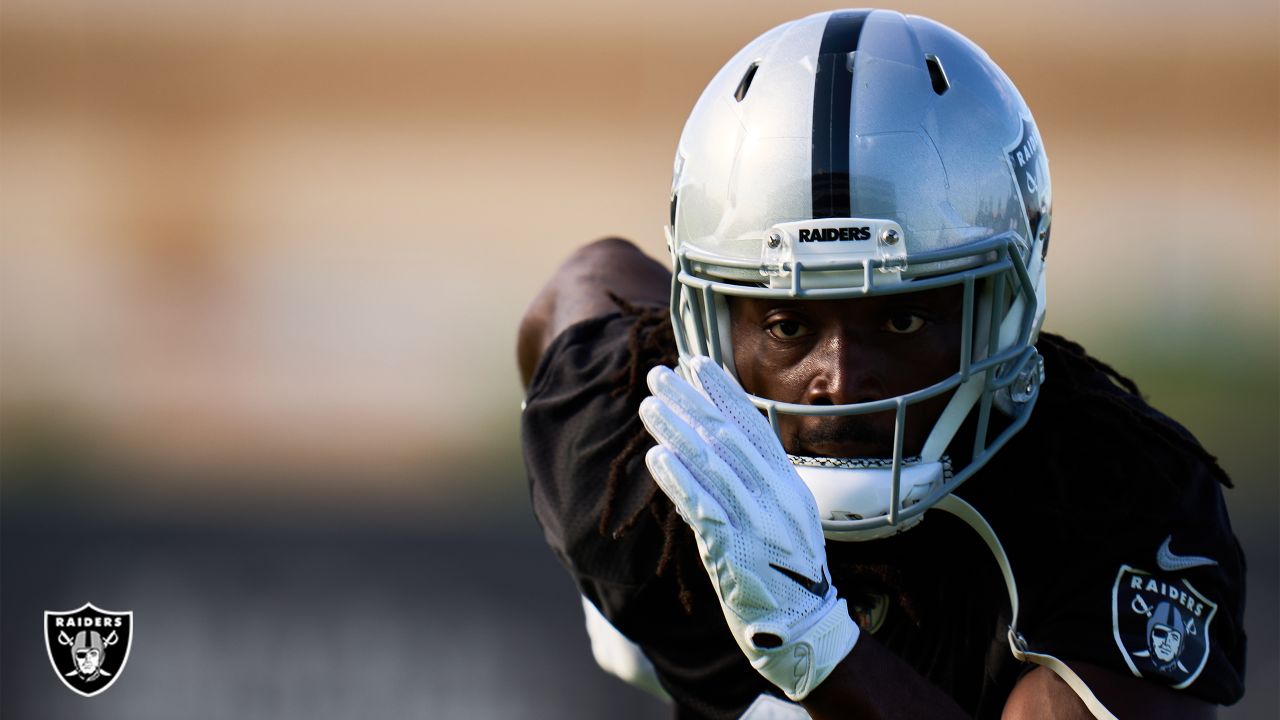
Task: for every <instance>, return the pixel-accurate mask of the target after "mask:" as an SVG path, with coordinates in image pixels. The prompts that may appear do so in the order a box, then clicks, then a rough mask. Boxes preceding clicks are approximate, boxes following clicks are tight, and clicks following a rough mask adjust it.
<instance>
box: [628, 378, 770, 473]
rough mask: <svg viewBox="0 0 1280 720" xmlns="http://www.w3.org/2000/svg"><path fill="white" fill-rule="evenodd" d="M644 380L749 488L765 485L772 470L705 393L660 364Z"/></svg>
mask: <svg viewBox="0 0 1280 720" xmlns="http://www.w3.org/2000/svg"><path fill="white" fill-rule="evenodd" d="M647 380H648V382H649V389H650V390H651V391H652V392H653V395H654V397H656V398H658V399H660V400H662V401H663V403H664V404H665V405H666V406H667V407H669V408H671V410H672V411H673V412H674V413H675V415H677V416H678V417H679V418H680V419H681V420H682V421H683V422H684V423H685V424H686V425H688V426H689V427H691V428H693V429H694V431H695V432H696V433H697V434H698V436H700V437H701V438H702V439H703V441H704V442H705V443H706V444H707V445H708V446H710V448H711V449H712V451H713V452H714V453H715V454H716V455H717V456H718V457H719V458H720V459H721V460H723V461H724V462H725V463H726V464H728V465H729V467H731V468H732V469H733V472H734V474H735V475H736V476H737V477H738V478H739V479H740V480H741V482H742V484H743V485H745V486H746V487H747V489H748V490H750V491H751V492H752V493H759V492H760V491H761V490H762V489H763V488H764V487H765V486H766V485H767V483H768V482H769V478H770V477H771V476H772V475H773V474H774V473H773V472H772V471H771V470H770V466H769V465H768V464H767V463H766V462H765V459H764V457H763V456H762V455H761V454H760V452H758V451H757V450H756V448H755V447H754V446H753V444H752V443H751V441H750V440H749V439H748V438H747V437H746V436H745V435H743V434H742V432H741V431H739V430H738V428H737V427H736V426H735V425H734V424H733V422H731V421H730V420H729V419H727V418H726V417H725V416H724V414H723V413H722V412H721V411H720V409H719V408H718V407H716V406H715V404H714V403H712V402H711V401H710V400H709V399H708V398H707V397H706V395H704V394H703V393H702V392H700V391H699V390H698V389H697V388H695V387H694V386H693V385H692V384H690V383H689V382H688V381H686V380H685V379H684V378H682V377H680V376H679V375H676V374H675V373H674V372H672V371H671V370H670V369H668V368H666V367H663V366H658V367H655V368H653V369H652V370H650V371H649V375H648V378H647ZM774 442H775V443H776V440H775V441H774Z"/></svg>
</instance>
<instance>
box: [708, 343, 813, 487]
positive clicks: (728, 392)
mask: <svg viewBox="0 0 1280 720" xmlns="http://www.w3.org/2000/svg"><path fill="white" fill-rule="evenodd" d="M689 370H690V372H691V374H692V375H693V377H694V378H695V382H696V383H697V384H698V386H699V388H700V389H701V391H702V394H704V395H706V396H707V397H708V398H709V399H710V400H711V402H712V403H713V404H714V405H715V406H716V408H717V409H718V410H720V413H721V415H722V416H723V417H725V418H727V419H728V420H729V421H730V422H732V423H733V424H734V426H735V427H737V428H738V430H740V431H741V432H742V434H743V435H745V436H746V438H747V440H748V441H750V442H751V444H752V446H753V447H754V448H755V450H756V452H758V453H759V454H760V455H761V456H762V457H763V458H764V459H765V460H766V461H767V462H768V463H769V464H770V466H771V467H774V468H778V469H781V468H782V467H784V466H785V467H790V465H791V462H790V461H789V460H787V454H786V450H784V449H783V447H782V442H781V441H780V440H778V436H777V434H776V433H774V432H773V428H772V427H770V426H769V421H768V420H767V419H765V416H764V415H763V414H762V413H761V412H760V409H759V408H757V407H756V406H755V405H753V404H752V403H751V400H750V399H748V398H747V393H746V391H745V390H743V389H742V386H741V385H739V384H738V381H737V380H735V379H734V378H733V376H731V375H729V373H728V372H726V371H725V369H724V368H722V367H720V365H719V364H717V363H716V362H715V361H714V360H712V359H711V358H708V357H703V356H698V357H694V358H692V359H691V360H690V361H689Z"/></svg>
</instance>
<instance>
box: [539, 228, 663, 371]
mask: <svg viewBox="0 0 1280 720" xmlns="http://www.w3.org/2000/svg"><path fill="white" fill-rule="evenodd" d="M610 292H612V293H613V294H615V295H617V296H618V297H620V298H622V299H623V300H626V301H628V302H657V303H666V302H668V301H669V300H670V297H671V273H670V272H669V271H668V270H667V268H665V267H664V266H662V265H661V264H659V263H658V262H657V261H655V260H654V259H653V258H650V257H649V256H647V255H645V254H644V253H643V252H641V250H640V248H638V247H636V246H635V245H633V244H632V243H630V242H628V241H626V240H623V239H622V238H616V237H611V238H604V239H603V240H596V241H595V242H593V243H590V244H588V245H585V246H583V247H581V248H579V249H578V250H577V251H575V252H574V253H573V254H572V255H570V256H569V258H568V259H566V260H565V261H564V262H563V263H562V264H561V265H560V267H559V268H557V269H556V271H555V272H554V273H552V275H551V278H550V279H549V280H547V284H546V285H545V286H543V288H542V290H541V291H539V292H538V295H537V296H536V297H534V299H533V302H532V303H530V304H529V308H528V309H527V310H525V313H524V318H523V319H521V321H520V329H519V331H518V333H517V337H516V361H517V362H518V363H519V365H520V379H521V381H522V382H523V383H524V387H526V388H528V387H529V381H530V380H531V379H532V378H533V370H534V368H536V367H537V366H538V359H539V358H541V357H542V353H543V352H544V351H546V349H547V346H548V345H550V344H551V341H552V340H554V339H555V338H556V336H557V335H559V334H560V333H561V332H562V331H564V330H565V329H566V328H568V327H569V326H570V325H573V324H574V323H577V322H581V321H583V320H589V319H591V318H593V317H598V316H600V315H604V314H606V313H609V312H611V311H613V310H615V309H616V306H615V305H614V303H613V301H612V300H610V299H609V293H610Z"/></svg>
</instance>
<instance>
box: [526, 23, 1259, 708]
mask: <svg viewBox="0 0 1280 720" xmlns="http://www.w3.org/2000/svg"><path fill="white" fill-rule="evenodd" d="M673 177H674V179H673V183H672V191H671V214H670V227H669V236H668V245H669V249H670V251H671V265H670V267H669V268H668V267H664V266H662V265H660V264H658V263H656V262H654V261H653V260H651V259H649V258H647V257H646V256H644V255H643V254H642V253H641V252H640V251H639V250H637V249H636V248H635V246H633V245H631V244H630V243H628V242H626V241H624V240H620V239H607V240H603V241H599V242H596V243H593V244H591V245H588V246H586V247H584V248H583V249H581V250H580V251H578V252H577V253H575V254H574V255H573V256H572V257H570V258H569V259H568V260H567V261H566V262H565V264H564V265H563V266H561V268H560V269H559V270H558V271H557V272H556V273H555V275H554V276H553V277H552V278H551V279H550V281H549V282H548V283H547V285H546V287H545V288H544V289H543V290H542V292H541V293H540V294H539V295H538V296H537V298H535V300H534V301H533V303H532V304H531V306H530V307H529V309H528V311H527V313H526V316H525V318H524V320H523V322H522V324H521V327H520V332H519V338H518V347H517V353H518V360H519V364H520V369H521V372H522V376H523V379H524V382H525V385H526V388H527V397H526V408H525V410H524V412H523V442H524V450H525V460H526V466H527V468H528V471H529V476H530V481H531V485H532V498H533V504H534V510H535V513H536V514H537V517H538V519H539V521H540V523H541V524H542V527H543V529H544V531H545V534H546V537H547V540H548V542H549V544H550V545H551V547H552V548H553V549H554V550H555V552H556V553H557V554H558V555H559V557H560V558H561V560H562V561H563V562H564V564H565V566H566V567H567V568H568V570H569V572H570V573H571V574H572V575H573V576H574V578H575V580H576V581H577V583H578V587H579V588H580V589H581V591H582V594H583V597H584V599H585V602H584V606H585V607H586V609H587V613H588V626H589V628H591V636H592V642H593V648H594V649H595V652H596V657H597V659H598V660H599V661H600V662H601V664H602V665H604V666H605V667H606V669H610V670H611V671H613V672H615V673H616V674H619V675H621V676H623V677H625V678H626V679H628V680H631V681H633V682H635V683H636V684H639V685H642V686H645V685H648V686H649V687H653V688H656V691H657V692H659V693H661V694H664V695H666V696H668V697H670V698H671V699H672V701H673V702H674V704H675V705H676V707H677V714H678V716H679V717H709V718H735V717H766V716H767V717H797V718H801V717H806V716H812V717H910V718H920V717H929V718H942V717H972V716H978V717H1014V718H1042V717H1062V718H1069V717H1091V716H1093V717H1113V716H1119V717H1126V718H1127V717H1160V718H1197V717H1212V716H1213V715H1214V708H1215V706H1216V705H1218V704H1226V703H1231V702H1234V701H1236V700H1237V699H1239V697H1240V696H1241V694H1242V693H1243V686H1242V678H1243V657H1244V636H1243V630H1242V626H1241V622H1242V612H1243V602H1244V587H1243V557H1242V555H1241V552H1240V549H1239V545H1238V544H1237V542H1236V540H1235V538H1234V536H1233V535H1232V532H1231V528H1230V524H1229V522H1228V520H1227V516H1226V512H1225V509H1224V505H1223V500H1222V494H1221V487H1222V486H1229V484H1230V481H1229V479H1228V478H1227V477H1226V475H1225V474H1224V473H1223V471H1222V470H1221V469H1220V468H1219V466H1218V464H1217V462H1216V461H1215V459H1214V458H1213V457H1212V456H1211V455H1210V454H1208V453H1207V452H1206V451H1205V450H1204V449H1203V448H1202V447H1201V446H1200V445H1199V443H1198V442H1197V441H1196V440H1195V439H1194V438H1193V437H1192V436H1191V435H1190V434H1189V433H1188V432H1187V431H1186V430H1185V429H1183V428H1182V427H1181V426H1179V425H1178V424H1177V423H1175V422H1174V421H1172V420H1170V419H1169V418H1167V417H1165V416H1164V415H1162V414H1160V413H1159V412H1157V411H1155V410H1153V409H1152V408H1151V407H1149V406H1148V405H1147V404H1146V403H1145V402H1144V401H1143V400H1142V399H1141V397H1140V395H1139V393H1138V390H1137V388H1136V387H1135V386H1134V384H1133V383H1132V382H1131V381H1130V380H1128V379H1126V378H1125V377H1123V376H1122V375H1120V374H1119V373H1118V372H1116V371H1115V370H1113V369H1112V368H1110V367H1109V366H1107V365H1106V364H1105V363H1103V362H1101V361H1099V360H1097V359H1096V358H1093V357H1091V356H1090V355H1088V354H1087V353H1086V352H1085V351H1084V350H1083V349H1082V348H1081V347H1080V346H1078V345H1076V344H1075V343H1072V342H1070V341H1069V340H1066V339H1065V338H1062V337H1057V336H1054V335H1051V334H1048V333H1041V325H1042V323H1043V320H1044V314H1045V302H1046V291H1045V262H1046V258H1047V256H1048V249H1049V238H1050V231H1051V222H1052V186H1051V183H1050V177H1049V164H1048V158H1047V154H1046V151H1045V147H1044V145H1043V143H1042V140H1041V137H1040V134H1039V132H1038V130H1037V127H1036V124H1035V121H1034V119H1033V118H1032V115H1031V112H1030V111H1029V110H1028V108H1027V106H1026V104H1025V103H1024V102H1023V100H1022V97H1021V96H1020V95H1019V93H1018V91H1017V89H1016V88H1015V87H1014V86H1013V84H1012V83H1011V82H1010V81H1009V79H1008V78H1007V77H1006V76H1005V74H1004V73H1003V72H1002V71H1001V70H1000V68H998V67H997V66H996V65H995V63H994V62H992V60H991V59H990V58H989V57H988V56H987V55H986V53H984V52H983V51H982V50H981V49H980V48H978V47H977V46H976V45H974V44H973V43H972V42H970V41H969V40H967V39H966V38H964V37H963V36H961V35H960V34H958V33H957V32H955V31H954V30H951V29H950V28H947V27H945V26H943V25H940V24H938V23H936V22H933V21H931V20H928V19H925V18H921V17H914V16H903V15H901V14H898V13H896V12H891V11H883V10H850V11H837V12H826V13H820V14H817V15H813V16H810V17H806V18H803V19H800V20H796V21H794V22H791V23H787V24H785V25H782V26H780V27H777V28H774V29H772V30H770V31H768V32H766V33H765V34H763V35H761V36H760V37H759V38H757V39H756V40H754V41H752V42H751V43H749V44H748V45H747V46H746V47H745V48H743V49H742V50H741V51H740V52H739V53H738V54H737V55H736V56H734V57H733V58H732V59H731V60H729V62H728V63H727V64H726V65H725V66H724V67H723V68H722V69H721V70H720V72H719V73H717V74H716V76H715V77H714V78H713V79H712V80H711V82H710V84H709V85H708V86H707V88H706V90H705V91H704V93H703V95H702V97H701V98H700V99H699V101H698V103H697V104H696V106H695V107H694V109H693V112H692V114H691V115H690V117H689V120H688V123H687V124H686V126H685V129H684V133H683V134H682V136H681V138H680V142H679V146H678V148H677V152H676V157H675V164H674V176H673ZM827 541H830V542H827ZM1156 615H1159V617H1156ZM1170 617H1175V618H1177V622H1173V621H1170V620H1168V618H1170ZM1157 625H1158V626H1159V627H1160V628H1165V627H1173V628H1174V631H1176V632H1178V638H1177V640H1176V648H1175V647H1174V644H1171V643H1170V642H1169V641H1163V640H1162V641H1161V642H1162V643H1163V644H1153V643H1155V641H1153V640H1152V639H1151V638H1152V637H1154V635H1153V634H1152V632H1151V630H1150V628H1151V627H1155V626H1157ZM1174 626H1176V627H1174ZM1162 632H1165V631H1163V630H1162ZM1165 635H1166V636H1171V635H1170V634H1169V632H1165ZM1162 637H1164V636H1162ZM1153 648H1154V650H1153ZM1170 648H1174V649H1176V659H1177V662H1173V661H1171V660H1169V659H1168V658H1169V657H1173V655H1174V653H1173V651H1172V650H1170Z"/></svg>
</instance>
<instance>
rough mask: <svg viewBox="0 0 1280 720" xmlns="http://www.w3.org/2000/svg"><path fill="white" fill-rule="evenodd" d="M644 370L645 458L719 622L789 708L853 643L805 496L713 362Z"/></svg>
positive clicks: (767, 432)
mask: <svg viewBox="0 0 1280 720" xmlns="http://www.w3.org/2000/svg"><path fill="white" fill-rule="evenodd" d="M688 369H689V374H690V375H691V376H692V378H693V381H694V382H696V383H697V384H698V385H700V386H701V390H702V391H701V392H699V391H698V390H697V389H695V388H694V387H693V386H692V385H690V384H689V383H688V382H686V381H685V380H683V379H682V378H680V377H679V376H677V375H676V374H675V373H673V372H672V371H671V370H670V369H668V368H665V367H661V366H659V367H655V368H654V369H653V370H652V371H650V372H649V377H648V381H649V389H650V391H652V392H653V397H649V398H645V400H644V402H643V403H641V405H640V419H641V420H642V421H643V422H644V425H645V428H647V429H648V431H649V434H650V435H653V437H654V439H656V440H657V441H658V445H657V446H656V447H654V448H653V449H651V450H650V451H649V454H648V456H647V457H646V458H645V459H646V461H647V463H648V466H649V470H650V472H652V473H653V477H654V479H655V480H656V481H657V482H658V486H659V487H661V488H662V491H663V492H664V493H666V494H667V497H669V498H671V502H672V503H674V504H675V507H676V510H677V511H679V513H680V517H681V518H683V519H684V521H685V522H686V523H688V524H689V527H691V528H693V533H694V536H695V537H696V538H697V542H698V551H699V553H700V554H701V556H702V563H703V565H705V566H706V569H707V573H708V574H709V575H710V576H711V584H712V585H713V586H714V587H715V590H716V594H717V595H719V597H720V605H721V608H722V609H723V610H724V617H725V620H727V621H728V623H729V629H730V631H732V633H733V636H734V639H736V640H737V641H738V646H739V647H740V648H742V652H743V653H744V654H746V656H747V659H748V660H750V661H751V665H752V666H753V667H755V669H756V670H757V671H759V673H760V674H761V675H763V676H764V677H765V679H767V680H769V681H770V682H772V683H773V684H774V685H777V686H778V687H779V688H781V689H782V691H783V692H785V693H786V694H787V697H789V698H791V699H792V700H796V701H799V700H801V699H803V698H804V697H805V696H806V695H808V694H809V692H810V691H812V690H813V688H815V687H817V686H818V684H819V683H821V682H822V681H823V680H825V679H826V677H827V675H829V674H830V673H831V671H832V669H834V668H835V666H836V665H837V664H838V663H839V662H840V661H841V660H843V659H844V657H845V656H846V655H848V654H849V651H850V650H852V649H853V644H854V643H855V642H856V641H857V639H858V626H857V624H856V623H854V622H853V620H852V619H850V617H849V610H848V606H847V605H846V604H845V601H844V600H842V599H838V598H837V597H836V591H835V588H833V587H832V586H831V576H830V573H829V572H828V571H827V567H826V564H827V563H826V560H827V556H826V550H825V549H824V546H823V538H822V526H821V524H820V523H819V522H818V509H817V506H816V504H815V503H814V500H813V495H812V494H811V493H810V492H809V489H808V488H807V487H805V485H804V482H803V481H802V480H801V479H800V477H799V476H798V475H796V472H795V470H794V469H793V468H792V466H791V463H790V462H788V460H787V456H786V453H785V451H784V450H783V449H782V444H781V443H780V442H778V438H777V436H775V435H774V434H773V431H772V430H771V429H770V428H769V424H768V423H767V422H766V421H765V419H764V417H763V416H761V414H760V411H759V410H757V409H756V408H755V406H754V405H752V404H751V401H750V400H748V399H747V397H746V394H745V393H744V392H743V391H742V389H741V388H740V387H739V386H738V384H737V383H736V382H735V381H734V379H733V378H732V377H730V376H729V375H728V374H727V373H726V372H725V371H724V370H722V369H721V368H720V366H718V365H716V364H715V362H713V361H712V360H711V359H710V358H706V357H695V358H694V359H693V360H692V361H691V362H690V363H689V364H688Z"/></svg>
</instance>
